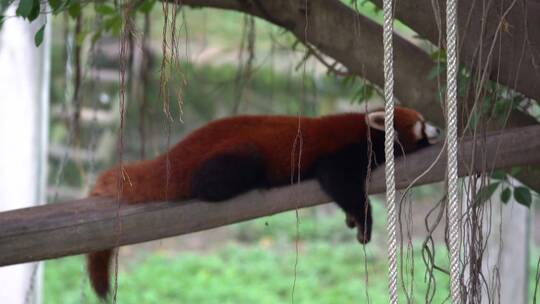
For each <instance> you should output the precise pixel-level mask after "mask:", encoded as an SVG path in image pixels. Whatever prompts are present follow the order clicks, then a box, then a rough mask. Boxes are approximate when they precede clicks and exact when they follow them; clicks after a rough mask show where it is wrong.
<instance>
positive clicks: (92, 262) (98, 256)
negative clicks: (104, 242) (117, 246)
mask: <svg viewBox="0 0 540 304" xmlns="http://www.w3.org/2000/svg"><path fill="white" fill-rule="evenodd" d="M113 253H114V249H106V250H102V251H96V252H92V253H89V254H88V255H87V256H86V262H87V267H88V276H89V277H90V283H91V284H92V288H93V289H94V291H95V292H96V294H97V295H98V296H99V297H100V298H101V299H106V298H107V295H108V294H109V285H110V274H109V272H110V268H111V262H112V256H113Z"/></svg>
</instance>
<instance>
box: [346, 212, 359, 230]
mask: <svg viewBox="0 0 540 304" xmlns="http://www.w3.org/2000/svg"><path fill="white" fill-rule="evenodd" d="M345 225H347V227H349V228H350V229H353V228H354V227H356V220H355V219H354V217H353V216H352V215H350V214H348V213H345Z"/></svg>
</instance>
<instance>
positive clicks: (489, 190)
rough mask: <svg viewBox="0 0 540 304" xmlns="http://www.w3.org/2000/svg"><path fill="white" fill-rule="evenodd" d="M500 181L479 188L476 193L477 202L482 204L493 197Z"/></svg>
mask: <svg viewBox="0 0 540 304" xmlns="http://www.w3.org/2000/svg"><path fill="white" fill-rule="evenodd" d="M499 185H500V183H499V182H497V183H490V184H488V185H484V186H482V187H481V188H480V189H478V192H477V193H476V204H478V205H480V204H483V203H485V202H486V201H487V200H489V199H490V198H491V196H492V195H493V193H494V192H495V190H497V188H498V187H499Z"/></svg>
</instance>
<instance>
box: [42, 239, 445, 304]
mask: <svg viewBox="0 0 540 304" xmlns="http://www.w3.org/2000/svg"><path fill="white" fill-rule="evenodd" d="M384 256H385V255H384V252H373V251H371V250H368V252H367V256H366V258H367V268H368V272H366V271H365V268H364V267H365V265H364V262H363V261H364V255H363V252H362V247H360V246H358V245H357V244H355V243H349V244H340V245H339V246H335V245H332V244H330V243H326V242H309V243H303V244H302V248H301V252H300V254H299V263H298V268H297V280H296V286H295V293H294V297H295V303H353V302H356V301H358V299H366V296H367V297H369V298H370V299H371V300H372V302H373V303H386V302H387V301H388V293H387V285H386V269H387V266H386V263H385V259H384ZM295 258H296V254H295V251H294V250H293V248H292V246H289V247H287V248H280V246H277V245H275V246H271V247H264V246H244V245H241V244H231V245H229V246H227V247H225V248H222V249H220V250H218V251H216V252H213V253H207V254H200V253H182V254H179V255H176V256H167V255H165V254H160V253H153V254H148V255H146V256H141V257H139V260H138V261H136V262H133V263H129V265H128V266H127V267H126V268H127V269H125V270H124V271H122V272H121V273H120V275H119V287H118V299H119V302H120V303H126V304H129V303H254V302H256V303H284V302H289V301H291V294H292V290H293V284H294V283H293V281H294V265H295ZM82 262H83V261H82V259H81V258H80V257H70V258H66V259H62V260H56V261H51V262H47V265H46V271H45V289H44V291H45V297H44V300H45V301H44V303H80V302H81V297H82V298H83V299H85V300H86V301H85V303H97V301H96V299H95V298H94V296H93V295H92V294H91V292H90V290H89V287H88V286H87V284H86V282H84V281H83V276H84V274H83V266H82V265H83V263H82ZM420 263H421V261H420V260H415V264H418V265H416V266H417V267H420V266H421V265H420ZM366 273H369V283H368V284H367V285H366V279H367V276H366ZM437 278H438V280H439V284H438V287H439V288H438V292H437V294H436V297H435V303H440V302H442V301H443V300H444V299H445V297H446V294H447V289H446V282H447V278H446V277H445V276H444V275H440V274H439V275H437ZM82 282H84V283H85V284H84V287H83V288H82V289H81V287H82V285H81V283H82ZM414 282H415V288H416V293H415V296H414V298H415V299H416V300H417V301H418V302H423V286H425V283H424V282H423V275H422V274H418V275H416V276H415V280H414ZM366 286H368V287H369V288H366ZM441 287H442V288H441ZM402 298H403V295H402ZM403 299H404V298H403Z"/></svg>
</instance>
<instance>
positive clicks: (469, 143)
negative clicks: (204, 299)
mask: <svg viewBox="0 0 540 304" xmlns="http://www.w3.org/2000/svg"><path fill="white" fill-rule="evenodd" d="M440 149H441V145H438V146H434V147H431V148H428V149H425V150H422V151H419V152H418V153H415V154H413V155H409V156H408V157H407V158H406V159H403V160H401V161H399V162H397V164H396V178H397V179H396V184H397V187H398V188H400V189H402V188H405V187H407V186H409V184H410V183H411V181H412V180H414V179H415V177H417V176H419V175H420V174H421V173H422V172H423V171H424V170H426V168H428V167H429V166H430V165H431V163H432V162H433V160H434V159H436V156H437V155H438V154H439V152H440ZM538 151H540V127H539V126H533V127H526V128H521V129H514V130H508V131H506V132H504V133H500V132H498V133H491V134H489V135H486V136H485V137H482V138H477V139H476V141H473V140H465V141H464V142H463V144H462V145H461V146H460V151H459V174H460V176H463V175H469V174H474V173H477V172H490V171H491V170H493V169H496V168H506V167H510V166H522V165H534V164H539V163H540V153H538ZM444 155H446V153H443V156H441V159H440V160H439V161H438V162H437V163H436V164H435V166H434V167H433V168H432V170H431V171H429V172H428V173H427V174H425V175H424V176H423V177H422V178H420V179H419V180H418V181H417V182H416V184H415V185H422V184H428V183H432V182H437V181H441V180H444V173H445V169H446V161H445V156H444ZM384 190H385V186H384V170H383V168H382V167H381V168H379V169H377V170H375V171H374V172H373V174H372V180H371V183H370V187H369V193H370V194H374V193H381V192H383V191H384ZM329 201H330V199H329V197H328V196H327V195H326V194H324V193H323V192H322V191H321V189H320V188H319V186H318V183H316V182H314V181H307V182H303V183H301V184H297V185H293V186H289V187H282V188H275V189H271V190H265V191H263V190H261V191H252V192H249V193H247V194H245V195H241V196H239V197H236V198H235V199H232V200H230V201H227V202H222V203H206V202H200V201H185V202H156V203H150V204H143V205H127V204H120V205H119V204H117V203H116V201H115V200H114V199H110V198H85V199H81V200H77V201H72V202H65V203H58V204H50V205H44V206H39V207H32V208H26V209H18V210H13V211H7V212H2V213H0V248H2V250H0V266H4V265H10V264H17V263H23V262H30V261H37V260H43V259H50V258H57V257H62V256H66V255H73V254H80V253H85V252H90V251H96V250H100V249H105V248H111V247H116V246H118V245H127V244H134V243H140V242H145V241H150V240H155V239H160V238H165V237H170V236H175V235H180V234H186V233H191V232H196V231H201V230H205V229H211V228H215V227H219V226H223V225H228V224H232V223H236V222H240V221H245V220H249V219H253V218H257V217H261V216H267V215H271V214H276V213H279V212H283V211H287V210H292V209H295V208H304V207H310V206H315V205H318V204H323V203H327V202H329ZM344 229H345V227H344Z"/></svg>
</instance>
